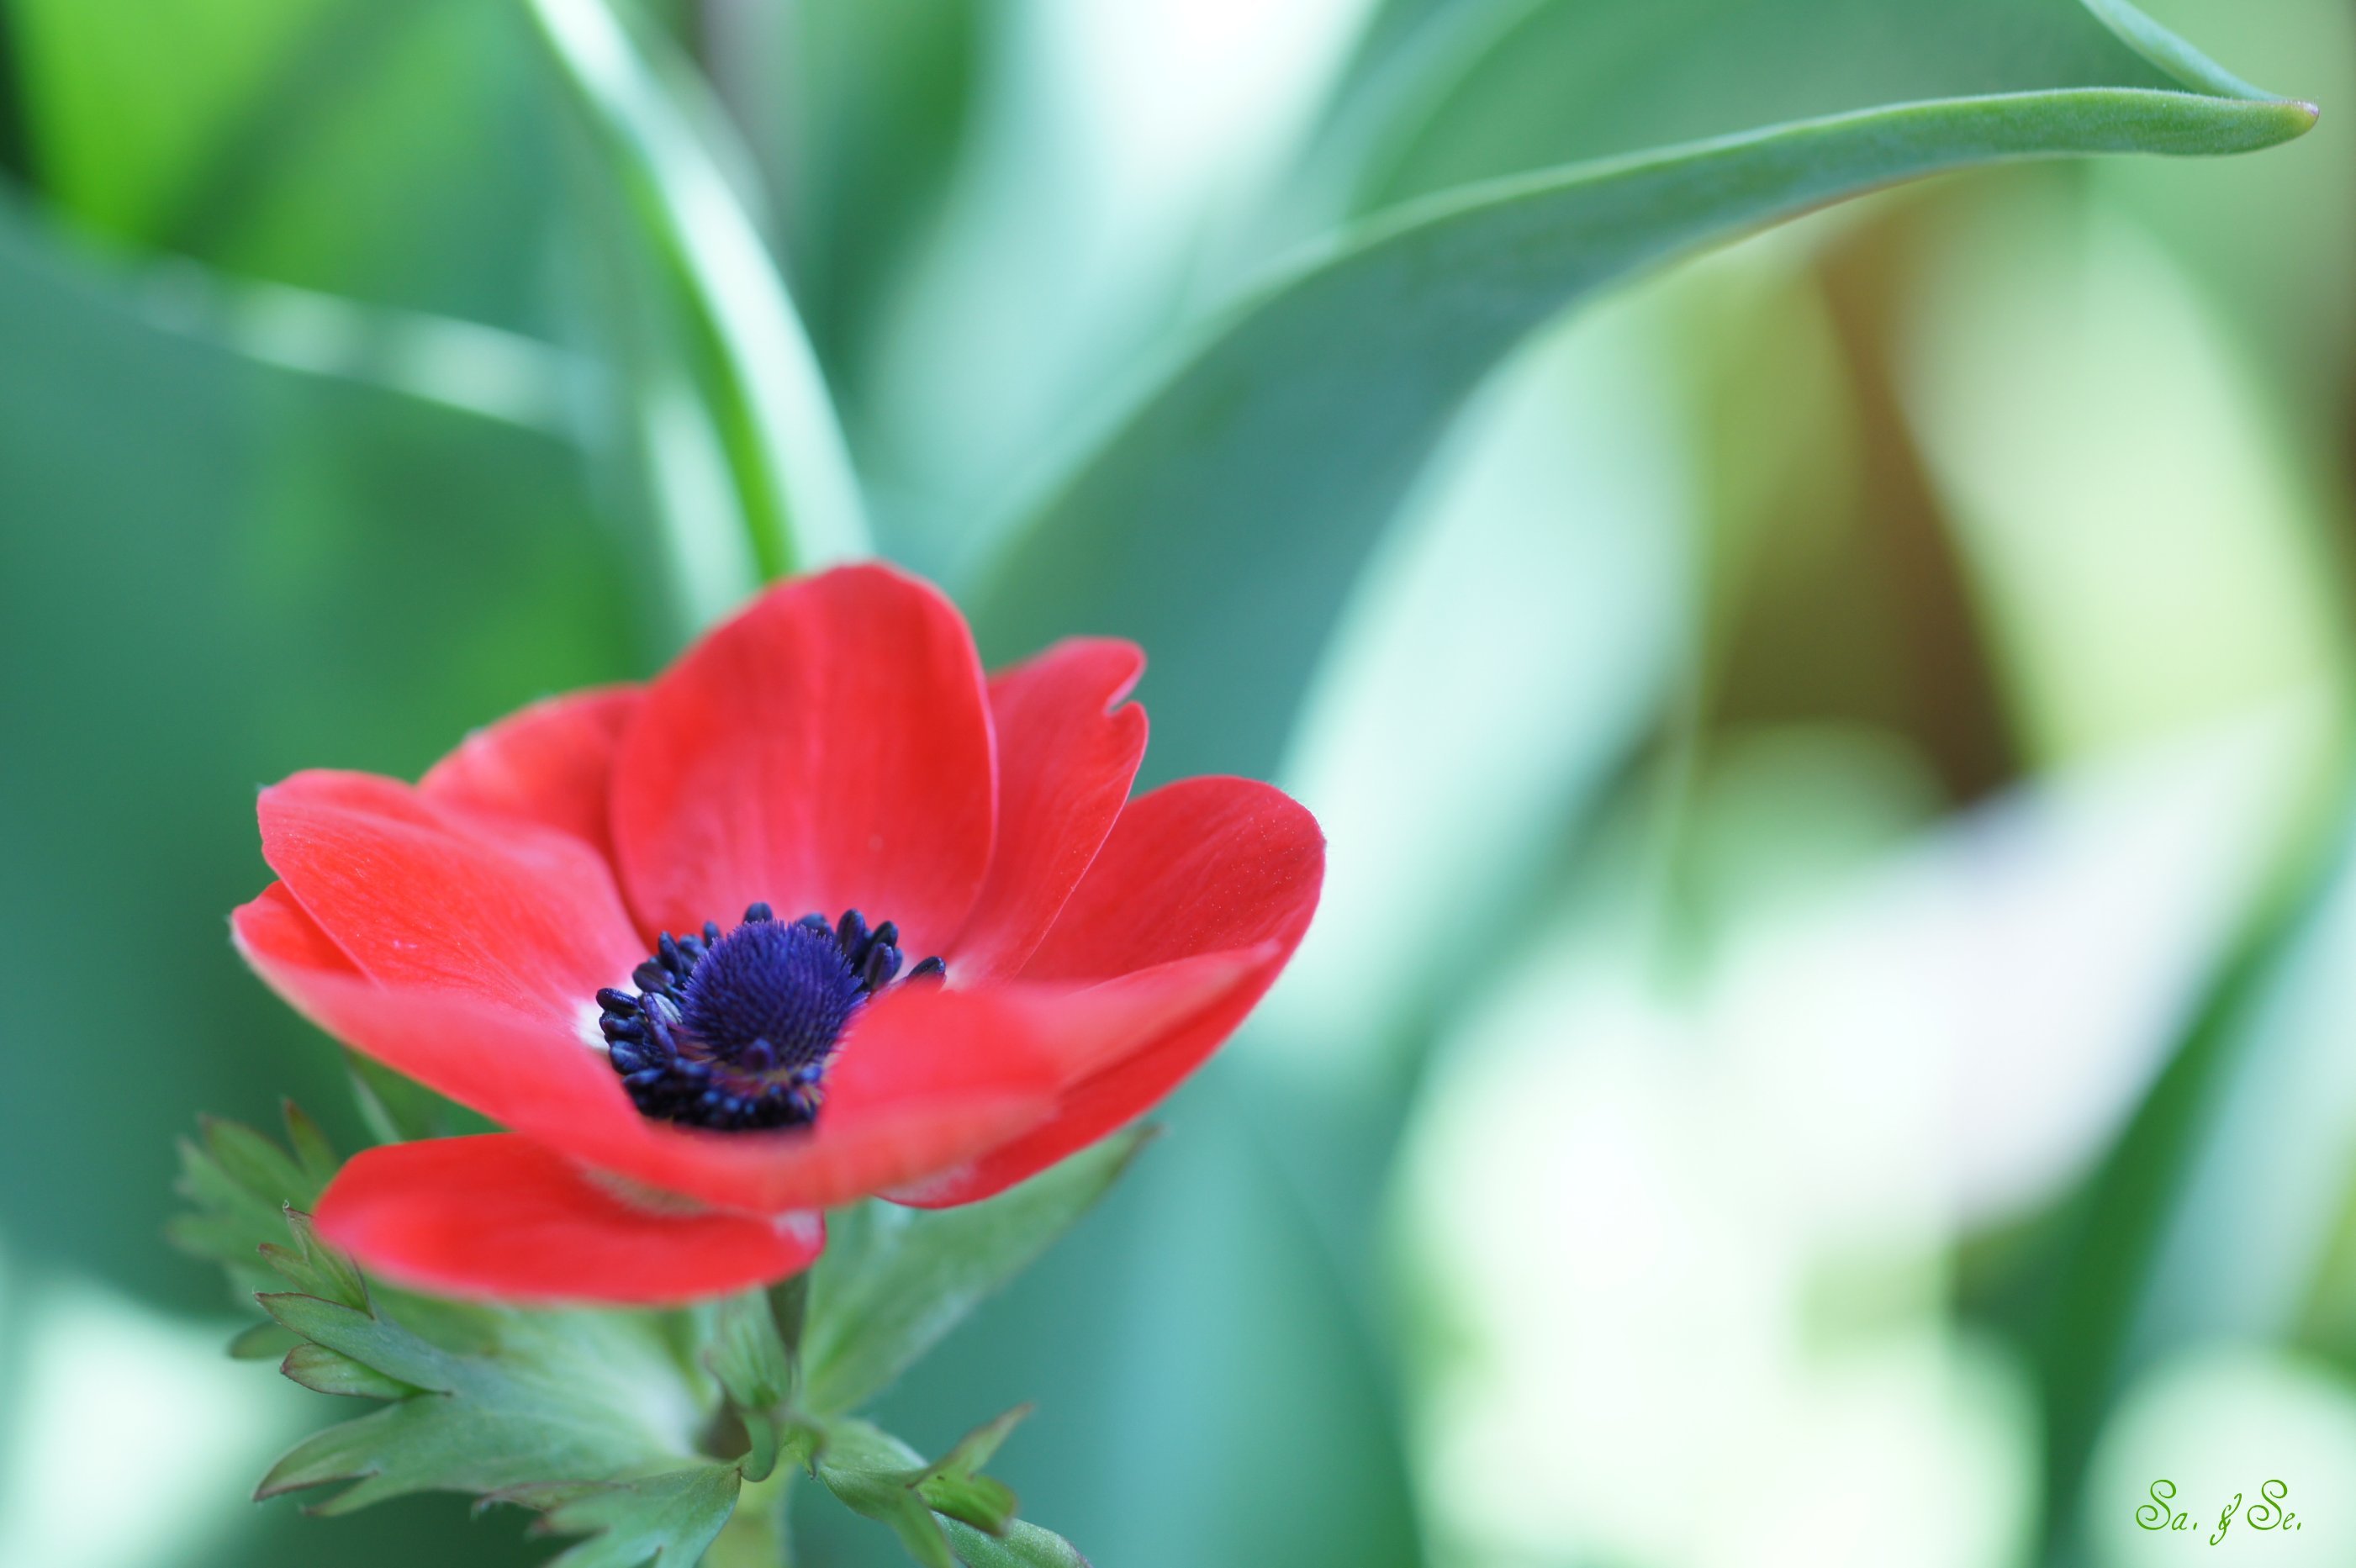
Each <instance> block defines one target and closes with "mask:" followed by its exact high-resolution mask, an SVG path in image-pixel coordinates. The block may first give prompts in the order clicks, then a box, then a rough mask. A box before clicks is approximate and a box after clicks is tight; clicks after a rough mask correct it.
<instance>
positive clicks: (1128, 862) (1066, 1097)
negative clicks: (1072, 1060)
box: [895, 778, 1325, 1208]
mask: <svg viewBox="0 0 2356 1568" xmlns="http://www.w3.org/2000/svg"><path fill="white" fill-rule="evenodd" d="M1324 870H1325V839H1324V836H1323V834H1322V833H1320V832H1319V831H1318V827H1317V823H1316V820H1315V819H1314V818H1313V817H1312V816H1310V815H1309V813H1308V812H1307V811H1305V810H1303V809H1302V808H1301V806H1300V805H1298V804H1297V803H1295V802H1294V801H1292V800H1291V799H1290V798H1289V797H1288V796H1286V795H1284V793H1283V792H1282V791H1280V790H1278V789H1276V788H1274V787H1273V786H1271V785H1269V784H1256V783H1253V782H1251V781H1249V780H1245V779H1230V778H1197V779H1186V780H1183V781H1181V782H1179V783H1177V784H1168V785H1165V786H1163V787H1162V788H1161V789H1158V790H1155V791H1153V792H1152V793H1151V794H1149V795H1141V796H1140V797H1139V798H1138V799H1136V800H1134V801H1131V802H1130V805H1129V806H1128V808H1127V809H1126V810H1124V811H1123V812H1122V813H1121V816H1120V821H1119V823H1118V824H1116V825H1115V827H1114V828H1113V831H1112V835H1111V837H1109V838H1108V839H1107V840H1106V842H1105V847H1104V849H1103V851H1102V852H1101V853H1099V854H1098V857H1097V859H1096V863H1095V864H1094V865H1093V866H1091V867H1090V868H1089V869H1088V874H1087V877H1086V878H1085V879H1084V880H1082V882H1081V884H1080V886H1079V888H1078V889H1077V890H1076V891H1075V892H1074V893H1073V895H1072V899H1071V901H1070V902H1069V903H1067V904H1066V905H1065V906H1064V912H1063V914H1062V916H1061V917H1059V918H1058V919H1057V921H1056V923H1055V929H1054V930H1052V931H1051V932H1049V933H1048V935H1047V940H1046V941H1045V942H1044V944H1042V945H1041V946H1040V949H1039V951H1038V953H1037V954H1036V955H1033V958H1032V961H1031V963H1030V965H1028V966H1027V967H1026V968H1025V970H1024V978H1025V979H1026V980H1033V981H1036V980H1048V979H1059V978H1060V979H1066V980H1070V979H1098V978H1110V977H1112V976H1120V975H1123V974H1128V973H1134V972H1136V971H1139V970H1146V969H1150V968H1151V966H1154V965H1174V964H1175V963H1177V962H1178V961H1181V960H1183V959H1187V958H1190V957H1194V956H1197V955H1201V954H1204V953H1206V952H1210V953H1217V952H1234V951H1237V950H1248V951H1249V952H1250V953H1251V954H1253V955H1254V956H1253V957H1252V959H1251V960H1250V962H1249V965H1248V969H1247V970H1246V971H1245V972H1244V973H1243V974H1242V975H1241V976H1239V977H1237V978H1236V979H1235V980H1234V981H1233V983H1231V984H1228V985H1226V986H1224V987H1216V988H1213V989H1209V990H1207V991H1206V992H1205V995H1204V997H1203V999H1202V1001H1201V1004H1200V1005H1199V1006H1198V1007H1196V1008H1194V1009H1193V1010H1192V1011H1190V1012H1187V1013H1186V1014H1185V1015H1184V1016H1183V1017H1180V1018H1176V1019H1173V1020H1172V1021H1170V1022H1169V1023H1168V1024H1167V1025H1166V1027H1164V1028H1162V1029H1161V1031H1160V1032H1159V1033H1157V1034H1155V1035H1153V1036H1152V1037H1151V1038H1150V1039H1148V1040H1143V1041H1141V1042H1140V1043H1138V1044H1137V1045H1136V1046H1135V1048H1134V1049H1132V1050H1130V1051H1126V1052H1123V1053H1120V1054H1118V1055H1112V1056H1109V1057H1104V1058H1099V1059H1098V1061H1097V1062H1096V1063H1095V1064H1094V1065H1093V1067H1092V1068H1091V1069H1090V1070H1089V1071H1087V1072H1085V1073H1084V1074H1083V1075H1082V1076H1080V1077H1078V1078H1077V1079H1076V1080H1075V1081H1073V1082H1071V1083H1068V1084H1067V1085H1066V1089H1065V1091H1064V1093H1063V1094H1062V1095H1061V1096H1059V1098H1058V1100H1057V1104H1056V1110H1055V1116H1054V1117H1053V1118H1052V1119H1050V1120H1048V1121H1046V1122H1044V1123H1043V1124H1042V1125H1039V1126H1037V1127H1034V1128H1033V1129H1031V1130H1030V1131H1029V1132H1027V1133H1025V1134H1023V1135H1022V1136H1019V1137H1017V1138H1014V1139H1012V1140H1010V1141H1009V1142H1008V1143H1006V1144H1004V1145H1002V1146H1001V1147H998V1148H995V1149H993V1150H991V1152H990V1153H989V1154H988V1155H986V1156H984V1157H981V1158H980V1159H978V1160H976V1161H974V1162H973V1163H972V1164H971V1165H970V1166H968V1167H966V1168H962V1169H960V1170H958V1171H956V1172H953V1173H950V1174H948V1175H947V1176H944V1177H942V1178H939V1179H935V1180H933V1181H930V1182H926V1183H924V1184H921V1185H918V1186H914V1187H912V1188H910V1189H907V1190H905V1192H901V1193H897V1194H895V1196H898V1197H899V1198H900V1200H901V1201H904V1202H909V1203H914V1204H917V1205H919V1206H922V1207H926V1208H944V1207H948V1206H949V1205H951V1204H957V1203H970V1202H973V1201H975V1200H979V1199H982V1198H987V1197H989V1196H991V1194H992V1193H994V1192H998V1191H1001V1190H1002V1189H1005V1188H1007V1187H1011V1186H1012V1185H1013V1184H1014V1183H1015V1182H1017V1181H1020V1180H1022V1179H1024V1178H1025V1177H1028V1176H1031V1175H1033V1174H1034V1173H1036V1172H1038V1171H1040V1170H1043V1169H1044V1168H1046V1167H1048V1166H1050V1165H1053V1164H1055V1162H1056V1161H1057V1160H1059V1159H1062V1158H1063V1157H1066V1155H1069V1154H1072V1153H1075V1152H1076V1151H1077V1150H1079V1149H1082V1148H1085V1147H1087V1146H1088V1145H1089V1144H1092V1143H1094V1142H1096V1141H1097V1139H1098V1138H1100V1137H1103V1136H1106V1135H1107V1134H1108V1133H1111V1132H1113V1131H1115V1130H1117V1129H1119V1127H1121V1126H1124V1125H1127V1124H1128V1123H1130V1122H1132V1121H1135V1120H1136V1119H1137V1118H1138V1117H1140V1116H1141V1115H1144V1114H1145V1113H1146V1112H1148V1111H1150V1110H1151V1109H1152V1108H1153V1107H1154V1106H1155V1105H1157V1104H1161V1103H1162V1100H1163V1099H1164V1098H1166V1097H1167V1096H1168V1095H1169V1093H1171V1091H1172V1090H1173V1089H1175V1088H1176V1087H1177V1086H1178V1085H1179V1084H1180V1083H1183V1082H1184V1081H1185V1080H1186V1078H1187V1077H1188V1076H1189V1075H1190V1074H1191V1073H1193V1072H1194V1070H1195V1069H1196V1068H1198V1067H1200V1066H1201V1065H1202V1064H1203V1062H1204V1061H1205V1060H1207V1059H1208V1058H1209V1056H1210V1055H1211V1053H1212V1052H1213V1051H1216V1050H1217V1049H1218V1048H1219V1046H1220V1045H1221V1044H1222V1043H1223V1042H1224V1041H1225V1040H1226V1038H1227V1036H1229V1035H1230V1034H1232V1033H1234V1032H1235V1030H1236V1027H1237V1025H1239V1024H1240V1023H1242V1022H1243V1020H1244V1019H1245V1017H1246V1016H1247V1015H1248V1014H1249V1013H1250V1011H1251V1009H1252V1008H1254V1007H1255V1006H1257V1005H1258V1002H1259V998H1260V997H1262V996H1263V995H1264V994H1266V992H1267V990H1268V987H1269V986H1270V985H1272V984H1274V983H1275V980H1276V976H1278V975H1279V974H1280V972H1281V971H1282V970H1283V968H1284V965H1285V964H1286V963H1287V962H1288V961H1290V958H1291V956H1292V953H1293V949H1294V948H1296V947H1298V946H1299V945H1300V944H1301V936H1302V934H1303V933H1305V932H1307V930H1308V929H1309V920H1310V917H1311V916H1312V914H1313V913H1315V912H1316V908H1317V895H1318V891H1319V889H1320V888H1321V887H1322V885H1323V880H1324Z"/></svg>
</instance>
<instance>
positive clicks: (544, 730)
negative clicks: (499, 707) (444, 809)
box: [417, 686, 639, 862]
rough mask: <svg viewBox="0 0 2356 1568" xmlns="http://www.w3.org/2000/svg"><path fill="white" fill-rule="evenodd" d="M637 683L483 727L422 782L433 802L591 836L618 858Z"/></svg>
mask: <svg viewBox="0 0 2356 1568" xmlns="http://www.w3.org/2000/svg"><path fill="white" fill-rule="evenodd" d="M638 700H639V692H638V690H637V688H635V687H623V686H615V687H604V688H598V689H596V690H592V691H574V692H567V693H565V694H564V695H563V696H561V697H551V698H547V699H543V700H541V701H539V702H535V703H533V704H531V705H530V707H528V708H522V709H518V710H517V711H515V712H513V713H511V714H509V715H508V717H506V718H505V719H502V720H499V721H498V722H497V723H495V724H491V725H487V726H486V727H485V728H483V729H480V730H477V731H475V732H474V733H473V734H471V735H469V736H467V737H466V740H465V741H461V742H460V743H459V745H458V749H457V750H456V751H455V752H451V753H450V754H449V755H448V756H446V757H444V758H443V759H442V760H441V761H440V762H438V763H434V766H433V767H432V768H431V769H429V770H428V771H427V773H426V774H425V776H424V777H423V779H420V780H419V781H418V784H417V787H418V790H419V792H420V793H421V794H423V795H425V796H427V797H428V798H429V799H433V800H439V801H448V802H452V803H454V804H456V805H466V806H472V807H474V808H476V809H477V810H482V811H495V812H500V813H503V814H505V815H507V816H517V817H520V818H522V819H523V820H525V821H527V822H536V823H539V824H540V825H541V827H554V828H558V829H560V830H562V831H563V832H566V833H570V834H572V835H573V837H576V838H581V839H584V840H586V841H587V842H588V843H589V844H590V845H592V846H593V847H594V848H595V849H596V850H597V852H598V853H599V854H601V855H603V856H604V857H605V859H607V861H609V862H610V861H611V860H612V859H613V858H614V849H613V845H614V835H613V831H612V828H611V827H610V826H609V818H610V816H611V811H610V796H611V794H612V791H611V788H610V784H611V780H612V775H613V771H614V754H615V752H616V748H617V747H618V746H619V745H620V744H621V740H622V731H623V729H624V728H625V727H626V725H627V724H628V723H629V721H630V716H631V715H632V714H633V713H635V712H637V707H638Z"/></svg>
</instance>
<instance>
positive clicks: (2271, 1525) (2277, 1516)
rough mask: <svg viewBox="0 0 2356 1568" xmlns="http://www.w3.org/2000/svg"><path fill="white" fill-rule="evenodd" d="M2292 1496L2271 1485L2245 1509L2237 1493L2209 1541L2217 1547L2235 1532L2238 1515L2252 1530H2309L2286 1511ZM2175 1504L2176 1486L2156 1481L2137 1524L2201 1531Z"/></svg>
mask: <svg viewBox="0 0 2356 1568" xmlns="http://www.w3.org/2000/svg"><path fill="white" fill-rule="evenodd" d="M2288 1496H2290V1488H2289V1486H2288V1485H2287V1484H2286V1483H2285V1482H2282V1481H2268V1482H2267V1483H2266V1484H2265V1486H2263V1487H2260V1488H2258V1499H2259V1500H2258V1501H2256V1502H2254V1503H2252V1504H2251V1505H2250V1506H2249V1507H2248V1508H2247V1509H2244V1508H2243V1507H2242V1494H2241V1493H2239V1492H2235V1493H2234V1494H2233V1501H2232V1502H2229V1503H2227V1504H2226V1505H2225V1506H2224V1508H2223V1509H2222V1511H2220V1512H2219V1513H2218V1515H2217V1532H2216V1533H2215V1534H2214V1535H2211V1537H2210V1538H2209V1544H2210V1545H2211V1546H2214V1545H2216V1544H2217V1543H2218V1542H2219V1541H2222V1540H2224V1539H2225V1532H2226V1531H2228V1530H2230V1529H2232V1528H2233V1515H2234V1514H2236V1513H2239V1514H2241V1516H2242V1522H2243V1523H2244V1524H2246V1525H2248V1526H2249V1527H2250V1528H2251V1529H2252V1530H2303V1529H2305V1528H2306V1527H2305V1526H2304V1525H2302V1524H2300V1523H2299V1520H2298V1515H2297V1514H2295V1513H2293V1512H2291V1511H2290V1509H2286V1508H2285V1507H2283V1499H2285V1498H2286V1497H2288ZM2175 1502H2176V1483H2175V1482H2174V1481H2167V1480H2161V1481H2154V1482H2153V1483H2152V1484H2151V1501H2149V1502H2147V1503H2146V1504H2144V1505H2143V1506H2142V1507H2141V1508H2139V1509H2136V1516H2135V1518H2136V1523H2137V1524H2139V1525H2141V1526H2143V1527H2144V1528H2145V1529H2146V1530H2191V1531H2198V1530H2199V1529H2200V1527H2199V1526H2198V1525H2196V1524H2194V1523H2193V1522H2192V1516H2191V1515H2190V1514H2188V1513H2184V1512H2181V1511H2179V1509H2177V1508H2176V1507H2175V1506H2174V1505H2175Z"/></svg>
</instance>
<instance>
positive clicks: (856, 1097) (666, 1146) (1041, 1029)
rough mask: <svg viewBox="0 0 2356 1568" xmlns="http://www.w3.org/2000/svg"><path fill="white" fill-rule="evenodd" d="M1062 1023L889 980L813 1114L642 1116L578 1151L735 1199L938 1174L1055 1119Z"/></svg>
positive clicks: (807, 1201)
mask: <svg viewBox="0 0 2356 1568" xmlns="http://www.w3.org/2000/svg"><path fill="white" fill-rule="evenodd" d="M1050 1028H1051V1025H1050V1024H1049V1023H1048V1021H1047V1020H1044V1019H1042V1018H1041V1016H1040V1015H1039V1014H1038V1013H1037V1012H1036V1011H1035V1010H1033V1009H1031V1008H1026V1007H1024V1006H1023V1005H1021V1004H1019V1003H1017V1002H1014V1001H1012V1000H1010V999H1008V998H1004V997H995V996H992V995H991V994H989V993H987V992H970V991H958V990H952V989H948V988H946V987H910V988H907V989H905V990H896V991H892V992H888V993H886V994H885V995H884V996H883V997H879V998H878V999H877V1000H876V1001H875V1002H874V1003H873V1005H871V1006H870V1007H869V1008H867V1009H866V1010H865V1011H864V1012H863V1013H862V1016H861V1017H860V1018H859V1019H858V1020H857V1021H856V1022H854V1023H853V1024H852V1026H851V1029H850V1031H849V1032H848V1033H847V1034H846V1035H845V1037H844V1039H843V1042H842V1045H841V1049H840V1051H839V1052H838V1053H837V1055H836V1056H835V1059H834V1065H833V1066H832V1067H831V1068H830V1070H829V1072H828V1073H827V1081H826V1104H825V1107H824V1109H822V1110H821V1111H820V1112H819V1117H818V1120H817V1122H816V1123H814V1124H813V1125H810V1126H808V1127H796V1128H790V1129H786V1130H781V1131H777V1132H731V1133H716V1132H707V1131H704V1130H702V1129H701V1128H696V1127H684V1126H678V1125H671V1124H669V1123H662V1122H652V1121H646V1120H640V1121H639V1122H638V1124H637V1127H636V1128H635V1129H634V1135H635V1136H629V1137H626V1138H616V1139H613V1140H610V1141H601V1143H600V1144H599V1146H598V1147H595V1148H594V1150H593V1149H590V1148H588V1147H578V1148H577V1150H576V1152H579V1153H581V1154H582V1155H583V1156H584V1157H586V1158H591V1159H594V1161H595V1162H596V1163H597V1164H598V1165H600V1166H602V1167H604V1168H606V1169H608V1170H613V1171H616V1172H618V1173H620V1174H622V1175H625V1176H628V1177H630V1178H632V1179H636V1180H638V1181H642V1182H645V1183H647V1184H648V1185H649V1186H653V1187H659V1188H662V1189H666V1190H669V1191H672V1192H680V1193H684V1194H686V1195H688V1196H689V1197H692V1198H697V1199H700V1200H702V1201H704V1202H706V1203H711V1204H714V1205H718V1206H722V1207H728V1208H741V1209H746V1210H752V1211H763V1212H767V1211H780V1210H787V1209H830V1208H833V1207H835V1206H837V1205H839V1204H843V1203H849V1202H852V1201H854V1200H858V1199H861V1198H864V1197H868V1196H870V1195H872V1194H873V1193H876V1192H879V1191H883V1190H884V1189H888V1188H894V1187H902V1186H906V1185H909V1184H911V1183H916V1182H922V1181H926V1180H929V1179H932V1178H934V1177H937V1176H938V1175H939V1174H940V1173H941V1172H943V1171H946V1170H950V1169H953V1168H957V1167H958V1166H959V1165H961V1164H963V1163H964V1162H966V1161H968V1160H970V1159H972V1158H973V1157H975V1156H977V1155H979V1154H980V1153H981V1152H982V1151H983V1150H985V1149H988V1148H990V1147H993V1146H995V1145H997V1144H1000V1143H1003V1142H1004V1141H1005V1140H1006V1139H1008V1138H1009V1137H1012V1136H1015V1135H1016V1134H1019V1133H1021V1132H1022V1131H1023V1130H1024V1129H1025V1128H1028V1127H1032V1126H1034V1125H1037V1124H1038V1123H1039V1122H1040V1121H1042V1120H1043V1119H1044V1118H1045V1117H1046V1116H1047V1115H1049V1114H1050V1113H1052V1112H1053V1111H1054V1109H1055V1086H1056V1084H1057V1083H1058V1082H1060V1080H1061V1078H1062V1072H1061V1070H1060V1067H1059V1064H1058V1058H1059V1056H1060V1055H1062V1054H1064V1053H1065V1052H1066V1051H1069V1049H1070V1047H1069V1046H1068V1045H1067V1044H1064V1043H1061V1042H1058V1041H1057V1040H1055V1039H1053V1038H1052V1037H1051V1036H1050V1034H1049V1033H1048V1032H1047V1031H1048V1029H1050Z"/></svg>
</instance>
